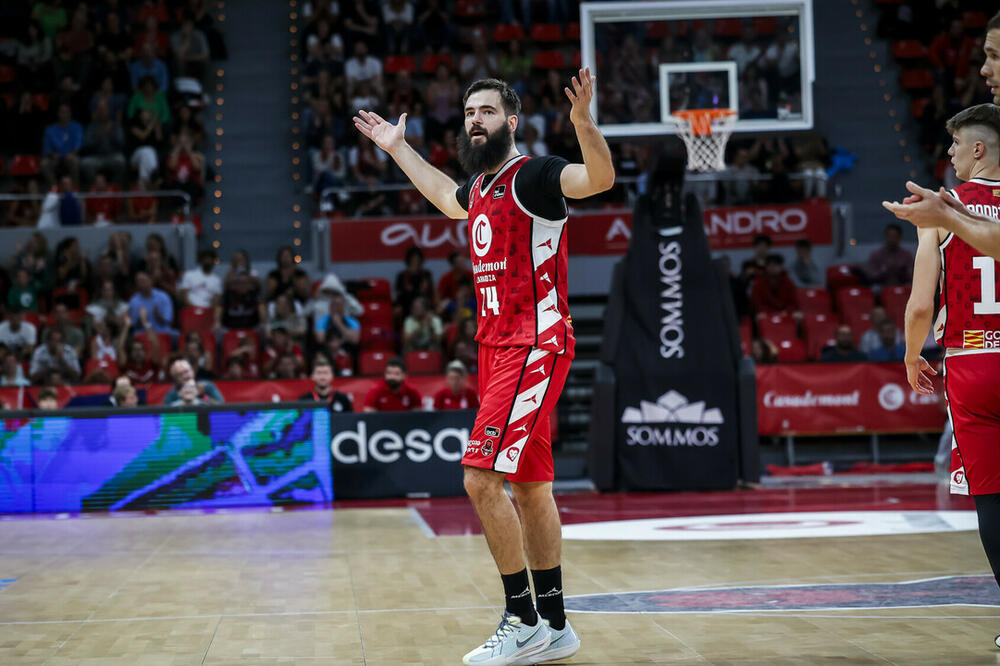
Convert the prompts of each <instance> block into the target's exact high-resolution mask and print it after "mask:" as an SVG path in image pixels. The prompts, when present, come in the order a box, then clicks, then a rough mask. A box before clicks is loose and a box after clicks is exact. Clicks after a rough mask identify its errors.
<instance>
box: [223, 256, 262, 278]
mask: <svg viewBox="0 0 1000 666" xmlns="http://www.w3.org/2000/svg"><path fill="white" fill-rule="evenodd" d="M241 271H245V272H246V275H247V276H248V277H249V278H250V280H251V282H257V283H259V282H260V278H259V277H258V276H257V271H256V270H254V268H253V266H251V265H250V255H249V254H247V251H246V250H236V252H233V256H232V257H231V258H230V259H229V270H228V271H226V276H225V277H224V278H223V279H222V286H223V287H228V286H229V283H230V281H232V279H233V278H234V277H236V275H237V274H239V273H240V272H241Z"/></svg>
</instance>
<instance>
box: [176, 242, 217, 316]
mask: <svg viewBox="0 0 1000 666" xmlns="http://www.w3.org/2000/svg"><path fill="white" fill-rule="evenodd" d="M215 260H216V254H215V250H211V249H208V250H202V251H201V252H199V253H198V268H192V269H191V270H188V271H184V275H183V276H182V277H181V281H180V282H179V283H178V284H177V290H178V292H179V294H180V297H181V301H182V302H183V303H184V305H190V306H193V307H196V308H214V307H217V306H218V305H219V300H220V299H221V298H222V279H221V278H219V276H218V275H216V274H215V273H214V271H215Z"/></svg>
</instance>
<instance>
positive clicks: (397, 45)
mask: <svg viewBox="0 0 1000 666" xmlns="http://www.w3.org/2000/svg"><path fill="white" fill-rule="evenodd" d="M413 18H414V16H413V4H412V3H410V2H407V0H389V1H388V2H386V3H385V4H384V5H383V6H382V21H383V30H384V33H383V34H384V35H385V37H386V39H387V40H388V46H389V53H406V52H407V51H409V50H410V40H411V39H412V38H413Z"/></svg>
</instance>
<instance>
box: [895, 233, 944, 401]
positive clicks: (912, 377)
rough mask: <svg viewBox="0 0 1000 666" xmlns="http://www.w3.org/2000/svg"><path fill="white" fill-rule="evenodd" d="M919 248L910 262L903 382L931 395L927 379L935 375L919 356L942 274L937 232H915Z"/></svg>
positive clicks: (919, 391)
mask: <svg viewBox="0 0 1000 666" xmlns="http://www.w3.org/2000/svg"><path fill="white" fill-rule="evenodd" d="M917 235H918V237H919V238H920V244H919V245H918V246H917V256H916V257H915V258H914V260H913V288H912V289H911V290H910V299H909V300H908V301H907V302H906V323H905V331H906V356H905V358H904V359H903V362H904V363H905V364H906V380H907V381H908V382H909V383H910V386H911V387H912V388H913V390H914V391H916V392H917V393H923V394H925V395H926V394H930V393H933V392H934V385H933V384H932V383H931V380H930V377H929V376H928V375H929V374H930V375H936V374H937V372H935V371H934V368H932V367H931V366H930V364H929V363H928V362H927V361H926V360H925V359H924V357H923V356H921V355H920V350H921V349H923V346H924V340H926V339H927V332H928V331H930V328H931V320H932V319H933V318H934V291H935V289H936V288H937V280H938V275H939V273H940V272H941V255H940V254H939V252H938V230H937V229H935V228H929V229H920V230H919V231H918V232H917Z"/></svg>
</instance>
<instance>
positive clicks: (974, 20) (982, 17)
mask: <svg viewBox="0 0 1000 666" xmlns="http://www.w3.org/2000/svg"><path fill="white" fill-rule="evenodd" d="M988 22H989V19H987V18H986V14H984V13H983V12H963V13H962V24H963V25H964V26H965V29H966V30H981V29H983V28H985V27H986V24H987V23H988Z"/></svg>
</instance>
